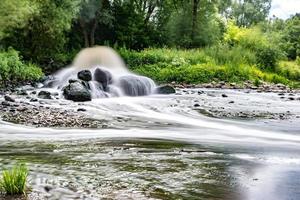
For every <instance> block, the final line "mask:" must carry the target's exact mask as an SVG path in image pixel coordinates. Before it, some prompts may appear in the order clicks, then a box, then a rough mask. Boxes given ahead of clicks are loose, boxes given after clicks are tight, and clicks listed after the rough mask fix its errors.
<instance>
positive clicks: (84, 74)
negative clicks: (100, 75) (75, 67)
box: [77, 70, 92, 81]
mask: <svg viewBox="0 0 300 200" xmlns="http://www.w3.org/2000/svg"><path fill="white" fill-rule="evenodd" d="M77 77H78V78H79V79H80V80H83V81H91V80H92V73H91V71H90V70H82V71H80V72H78V74H77Z"/></svg>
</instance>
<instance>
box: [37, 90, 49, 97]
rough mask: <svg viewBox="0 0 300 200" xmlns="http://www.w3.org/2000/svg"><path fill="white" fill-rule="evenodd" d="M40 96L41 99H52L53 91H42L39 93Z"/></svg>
mask: <svg viewBox="0 0 300 200" xmlns="http://www.w3.org/2000/svg"><path fill="white" fill-rule="evenodd" d="M38 98H40V99H52V97H51V93H50V92H48V91H40V92H39V93H38Z"/></svg>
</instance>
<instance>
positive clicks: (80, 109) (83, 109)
mask: <svg viewBox="0 0 300 200" xmlns="http://www.w3.org/2000/svg"><path fill="white" fill-rule="evenodd" d="M77 111H78V112H85V111H86V109H85V108H78V109H77Z"/></svg>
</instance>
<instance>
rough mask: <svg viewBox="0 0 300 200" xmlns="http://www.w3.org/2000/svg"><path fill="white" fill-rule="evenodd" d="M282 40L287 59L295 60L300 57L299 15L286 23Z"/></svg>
mask: <svg viewBox="0 0 300 200" xmlns="http://www.w3.org/2000/svg"><path fill="white" fill-rule="evenodd" d="M283 38H284V44H285V50H286V52H287V56H288V58H289V59H293V60H295V59H296V58H297V56H300V14H296V15H295V16H292V17H291V18H290V19H288V20H287V21H286V27H285V29H284V37H283Z"/></svg>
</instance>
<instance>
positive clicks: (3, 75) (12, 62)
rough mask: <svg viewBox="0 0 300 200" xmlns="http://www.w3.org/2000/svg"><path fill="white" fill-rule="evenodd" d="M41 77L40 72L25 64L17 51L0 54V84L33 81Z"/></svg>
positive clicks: (37, 68)
mask: <svg viewBox="0 0 300 200" xmlns="http://www.w3.org/2000/svg"><path fill="white" fill-rule="evenodd" d="M42 76H43V72H42V70H41V69H40V68H39V67H37V66H36V65H34V64H31V63H29V64H25V63H24V62H23V61H22V60H21V57H20V56H19V53H18V52H17V51H15V50H13V49H9V50H8V51H6V52H0V83H8V82H9V83H13V84H16V83H18V82H23V81H34V80H38V79H39V78H41V77H42Z"/></svg>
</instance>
